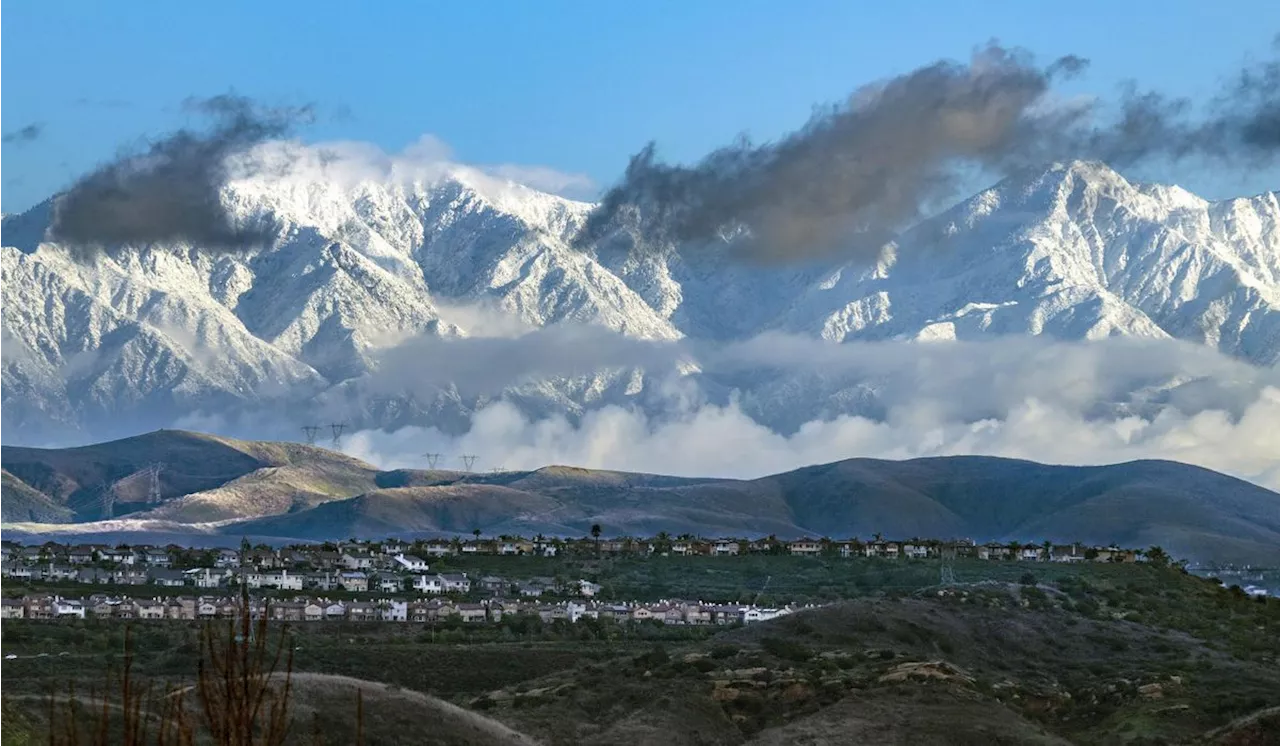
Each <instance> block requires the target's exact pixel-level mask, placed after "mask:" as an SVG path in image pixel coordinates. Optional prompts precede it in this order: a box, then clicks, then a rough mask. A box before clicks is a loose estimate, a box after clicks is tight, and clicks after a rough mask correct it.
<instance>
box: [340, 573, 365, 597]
mask: <svg viewBox="0 0 1280 746" xmlns="http://www.w3.org/2000/svg"><path fill="white" fill-rule="evenodd" d="M338 582H339V583H340V584H341V585H342V590H344V591H360V592H363V591H367V590H369V576H368V575H365V574H364V573H362V572H344V573H342V574H341V575H339V576H338Z"/></svg>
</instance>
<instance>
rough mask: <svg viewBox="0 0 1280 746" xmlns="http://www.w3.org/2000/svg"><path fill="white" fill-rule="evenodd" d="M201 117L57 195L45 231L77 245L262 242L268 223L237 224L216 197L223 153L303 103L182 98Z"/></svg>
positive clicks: (234, 245) (224, 175)
mask: <svg viewBox="0 0 1280 746" xmlns="http://www.w3.org/2000/svg"><path fill="white" fill-rule="evenodd" d="M183 108H184V109H185V110H187V111H188V112H190V113H193V114H196V115H198V116H201V117H204V118H206V119H208V120H209V122H210V126H209V127H208V128H207V129H204V130H192V129H181V130H178V131H177V132H174V133H172V134H169V135H167V136H165V137H162V138H161V139H159V140H156V141H154V142H152V143H151V144H150V145H149V146H148V147H147V148H146V149H145V151H144V152H140V153H127V154H124V155H122V156H120V157H118V158H117V159H116V160H114V161H111V162H110V163H107V164H104V165H102V166H100V167H98V168H97V169H96V170H94V171H93V172H91V173H89V174H87V175H86V176H84V177H82V178H81V179H79V180H78V181H77V182H76V183H75V184H74V185H72V187H71V188H70V189H69V190H68V191H67V192H65V193H64V194H62V195H61V196H59V197H58V199H57V202H56V205H55V212H54V220H53V225H52V226H51V227H50V230H49V238H50V239H51V240H54V241H59V242H61V243H63V244H66V245H68V246H71V247H73V248H75V249H77V250H80V251H92V250H95V249H98V248H101V247H103V246H112V245H118V244H147V243H155V242H185V243H189V244H191V245H193V246H197V247H200V248H205V249H215V250H243V249H248V248H252V247H254V246H259V245H262V244H263V243H265V242H266V241H267V240H268V239H269V237H270V235H271V233H272V230H273V228H274V226H270V225H264V224H256V225H244V224H241V223H239V222H238V221H237V220H236V219H235V218H234V217H233V216H231V215H229V214H228V212H227V210H226V209H225V207H224V206H223V203H222V199H221V190H222V187H223V186H224V185H225V184H226V183H227V181H228V179H229V177H230V174H229V168H230V166H229V163H228V160H229V159H230V158H232V157H233V156H235V155H238V154H241V153H244V152H246V151H247V150H249V149H250V148H252V147H253V146H255V145H257V144H259V143H261V142H264V141H266V140H270V139H274V138H277V137H282V136H284V135H286V134H288V133H289V132H290V131H291V130H292V129H293V127H295V126H296V125H298V124H300V123H303V122H306V121H309V120H310V119H311V117H312V115H313V112H312V109H311V107H287V108H266V107H262V106H259V105H257V104H255V103H254V102H253V101H251V100H249V99H247V98H245V97H242V96H236V95H232V94H224V95H219V96H214V97H212V98H200V99H197V98H192V99H188V100H187V101H185V102H183Z"/></svg>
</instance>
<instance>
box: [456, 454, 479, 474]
mask: <svg viewBox="0 0 1280 746" xmlns="http://www.w3.org/2000/svg"><path fill="white" fill-rule="evenodd" d="M458 458H460V459H462V467H463V470H465V471H466V472H468V473H470V472H471V467H473V466H475V465H476V457H475V456H472V455H471V454H467V455H465V456H459V457H458Z"/></svg>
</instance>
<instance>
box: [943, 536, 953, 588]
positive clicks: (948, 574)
mask: <svg viewBox="0 0 1280 746" xmlns="http://www.w3.org/2000/svg"><path fill="white" fill-rule="evenodd" d="M955 559H956V548H955V547H954V546H946V547H943V548H942V571H941V575H942V577H941V578H940V583H941V585H944V586H951V585H955V584H956V568H955Z"/></svg>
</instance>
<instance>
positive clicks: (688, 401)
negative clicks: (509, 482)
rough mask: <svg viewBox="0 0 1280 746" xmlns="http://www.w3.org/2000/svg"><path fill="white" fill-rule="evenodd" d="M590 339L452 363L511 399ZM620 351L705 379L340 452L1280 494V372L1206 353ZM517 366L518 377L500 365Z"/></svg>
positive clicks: (494, 347) (561, 339)
mask: <svg viewBox="0 0 1280 746" xmlns="http://www.w3.org/2000/svg"><path fill="white" fill-rule="evenodd" d="M531 341H536V342H537V343H538V345H533V344H530V342H531ZM582 341H583V340H582V338H580V337H576V336H574V335H572V334H565V335H563V336H556V335H555V334H544V335H539V336H535V337H533V338H532V340H530V339H527V338H526V339H524V340H523V341H519V340H515V341H512V342H511V344H513V345H514V346H515V348H516V349H515V353H516V354H514V357H512V358H507V353H508V352H512V350H510V349H508V347H507V345H506V344H504V343H503V341H502V340H496V339H488V340H483V341H471V342H468V341H466V340H460V341H459V343H458V344H457V345H456V346H450V347H449V355H450V362H449V364H448V367H449V368H450V370H453V371H455V372H457V371H485V374H484V375H483V376H477V379H479V381H473V384H475V383H477V382H478V383H482V384H483V385H484V386H491V387H497V386H504V385H513V384H515V383H518V382H519V381H520V380H528V377H530V376H532V377H535V378H536V376H537V374H538V373H539V370H538V366H539V365H540V363H539V361H540V360H547V361H552V360H556V359H557V354H558V353H557V345H560V344H563V345H564V346H565V348H566V349H565V350H564V353H565V354H566V355H570V353H571V350H570V349H569V348H570V347H573V348H574V349H573V350H572V353H573V357H572V364H571V365H570V366H569V367H571V368H572V369H573V370H574V372H578V371H579V369H581V368H583V367H584V366H587V365H588V364H589V361H590V354H589V352H588V351H585V350H584V349H583V345H582V344H581V343H582ZM442 344H452V343H442ZM618 345H619V347H607V348H602V349H601V354H602V356H603V358H604V360H600V361H599V362H600V363H602V364H603V367H609V366H610V365H611V364H612V365H641V364H643V363H644V362H646V361H647V360H654V361H658V362H659V363H661V364H664V365H666V366H671V365H672V362H673V361H675V360H680V361H683V362H691V363H696V365H697V368H698V371H699V372H697V373H694V374H681V373H679V372H678V371H676V370H675V369H669V370H667V372H666V374H665V377H664V376H662V375H658V376H653V375H652V374H653V372H654V371H653V370H652V369H650V370H649V371H648V372H649V373H650V379H649V383H648V386H649V387H650V389H651V391H649V392H648V395H647V396H646V398H645V404H644V406H643V407H641V406H635V407H625V406H617V405H607V406H603V407H600V408H598V409H593V410H590V411H587V412H586V413H585V414H583V415H582V416H581V417H577V418H574V419H572V420H571V419H570V418H568V417H565V416H560V415H556V416H551V417H544V418H540V419H531V418H529V417H527V416H526V415H524V414H523V413H522V412H521V411H520V410H519V409H518V408H517V407H516V406H515V405H513V404H512V403H509V402H506V401H497V402H494V403H491V404H488V405H487V406H483V407H482V408H480V409H478V410H477V411H476V412H475V414H474V415H473V417H472V420H471V427H470V429H469V431H467V432H466V433H465V434H462V435H456V436H455V435H448V434H446V433H444V432H442V431H441V430H439V429H437V428H433V427H405V428H401V429H399V430H396V431H394V432H384V431H381V430H364V431H361V432H358V433H355V434H354V435H352V436H349V437H348V438H347V439H346V440H345V442H344V444H343V447H344V450H346V451H347V452H348V453H350V454H352V455H355V456H359V457H361V458H365V459H368V460H370V461H372V462H374V463H377V464H379V465H382V466H384V467H388V468H390V467H416V468H424V467H425V459H424V458H423V455H422V454H424V453H428V452H430V453H439V454H444V459H443V460H442V461H441V462H440V465H441V466H442V467H448V468H460V465H461V461H460V459H459V457H460V456H461V455H462V454H474V455H476V456H477V457H478V460H477V462H476V465H475V468H476V469H477V470H480V469H484V470H487V469H492V468H505V469H532V468H537V467H540V466H544V465H547V464H554V463H561V464H572V465H577V466H584V467H592V468H606V469H617V470H627V471H644V472H659V473H666V474H678V475H690V476H731V477H756V476H762V475H765V474H769V473H774V472H779V471H785V470H787V469H792V468H796V467H799V466H804V465H806V464H813V463H822V462H828V461H836V460H840V459H845V458H851V457H876V458H892V459H902V458H913V457H919V456H942V455H956V454H978V455H994V456H1006V457H1013V458H1025V459H1031V460H1035V461H1041V462H1049V463H1064V464H1102V463H1115V462H1121V461H1128V460H1133V459H1146V458H1159V459H1172V460H1177V461H1184V462H1187V463H1192V464H1197V465H1200V466H1204V467H1207V468H1211V469H1215V470H1218V471H1222V472H1226V473H1229V474H1233V475H1236V476H1239V477H1243V478H1246V479H1250V480H1252V481H1255V482H1257V483H1258V484H1262V485H1265V486H1267V487H1270V488H1272V489H1280V428H1278V427H1277V426H1276V423H1278V422H1280V370H1277V369H1275V368H1271V369H1262V368H1257V367H1254V366H1250V365H1247V364H1245V363H1242V362H1239V361H1236V360H1233V359H1231V358H1228V357H1226V356H1223V355H1221V354H1219V353H1217V352H1214V351H1213V350H1211V349H1209V348H1206V347H1202V346H1198V345H1192V344H1187V343H1182V342H1175V341H1170V340H1134V339H1124V338H1117V339H1109V340H1101V341H1095V342H1084V343H1076V342H1072V343H1067V342H1055V341H1052V340H1048V339H1044V338H1027V337H1017V338H1007V339H999V340H993V341H990V342H948V343H919V342H883V343H851V344H842V345H836V344H830V343H826V342H822V341H819V340H813V339H809V338H802V337H794V336H787V335H767V336H763V337H758V338H755V339H752V340H748V341H745V342H739V343H734V344H729V345H717V346H707V345H699V344H697V343H694V342H690V341H687V340H686V341H684V342H681V343H670V342H662V343H655V342H644V341H639V340H628V341H625V342H618ZM533 350H537V355H533V354H532V351H533ZM646 350H648V351H649V352H651V353H652V357H649V356H647V355H646ZM676 352H678V353H679V354H674V353H676ZM392 359H393V360H394V359H395V358H392ZM504 359H508V360H516V361H519V363H520V364H519V365H518V366H512V367H508V366H504V365H503V360H504ZM606 361H607V362H606ZM562 362H563V361H562ZM406 363H407V361H406ZM417 364H418V365H419V366H422V365H423V361H422V359H421V358H418V359H417ZM397 367H398V366H396V365H390V366H388V368H387V369H384V371H383V372H382V374H381V375H391V376H393V377H394V379H395V380H396V381H397V383H403V382H404V380H405V379H404V377H403V376H405V375H407V374H405V373H404V372H403V371H397V370H395V369H396V368H397ZM658 367H659V368H661V367H662V365H659V366H658ZM504 369H505V370H509V371H511V375H510V376H504V375H503V373H502V371H503V370H504ZM542 372H544V373H547V374H550V375H556V374H564V373H565V372H566V371H565V370H560V369H554V368H548V369H547V370H546V371H542ZM653 389H656V390H653ZM726 391H727V392H731V393H728V394H724V393H723V392H726ZM715 392H721V394H720V395H717V394H716V393H715ZM788 418H790V419H791V421H790V422H788ZM797 418H798V419H797Z"/></svg>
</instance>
